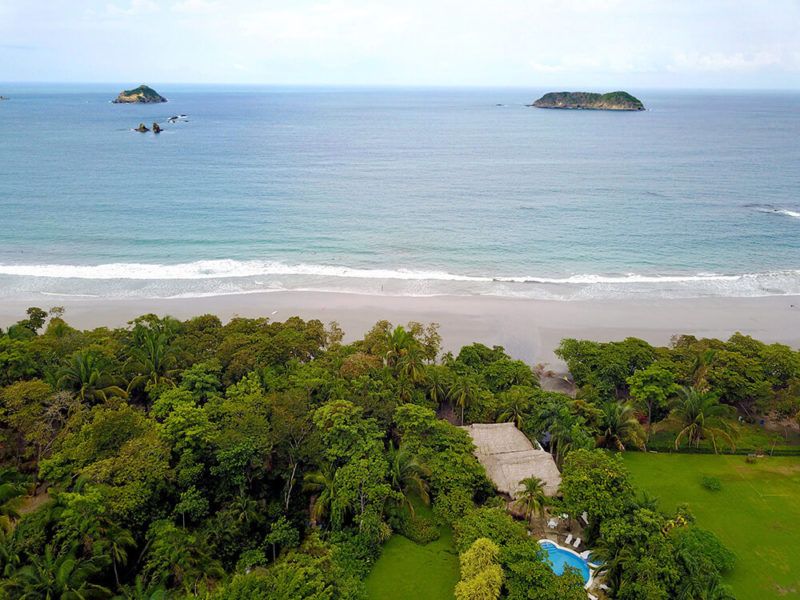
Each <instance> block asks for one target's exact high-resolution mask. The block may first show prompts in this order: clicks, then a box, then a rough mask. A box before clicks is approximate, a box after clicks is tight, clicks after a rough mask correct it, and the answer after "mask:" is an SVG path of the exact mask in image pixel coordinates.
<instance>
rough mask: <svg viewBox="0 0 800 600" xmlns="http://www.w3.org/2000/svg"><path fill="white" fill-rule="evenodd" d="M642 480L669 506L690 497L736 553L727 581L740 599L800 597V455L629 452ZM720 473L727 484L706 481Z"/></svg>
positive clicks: (700, 518) (703, 520)
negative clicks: (752, 458) (748, 458)
mask: <svg viewBox="0 0 800 600" xmlns="http://www.w3.org/2000/svg"><path fill="white" fill-rule="evenodd" d="M624 458H625V463H626V465H627V466H628V468H629V469H630V472H631V475H632V476H633V480H634V482H635V484H636V486H637V487H638V488H640V489H644V490H646V491H647V492H648V493H649V494H650V495H652V496H655V497H657V498H658V499H659V505H660V507H661V508H662V509H663V510H666V511H672V510H674V509H675V507H676V506H677V505H678V504H681V503H686V504H688V505H689V507H690V509H691V511H692V513H693V514H694V515H695V517H696V518H697V523H698V525H699V526H701V527H703V528H705V529H709V530H711V531H713V532H714V533H715V534H716V535H717V536H718V537H719V538H720V540H722V542H723V543H724V544H725V545H726V546H728V548H730V549H731V550H733V551H734V552H735V553H736V556H737V561H736V566H735V568H734V570H733V572H732V573H731V574H730V575H728V576H727V578H726V580H727V582H728V583H729V584H730V585H731V586H732V587H733V591H734V593H735V595H736V597H737V598H738V599H739V600H763V599H764V598H800V458H796V457H772V458H761V459H758V462H757V463H756V464H748V463H746V462H745V457H743V456H728V455H725V456H723V455H719V456H714V455H689V454H663V453H660V454H652V453H640V452H627V453H625V454H624ZM704 476H706V477H716V478H717V479H719V481H720V482H721V484H722V489H721V490H719V491H716V492H714V491H709V490H707V489H705V488H704V487H703V486H702V485H701V481H702V478H703V477H704Z"/></svg>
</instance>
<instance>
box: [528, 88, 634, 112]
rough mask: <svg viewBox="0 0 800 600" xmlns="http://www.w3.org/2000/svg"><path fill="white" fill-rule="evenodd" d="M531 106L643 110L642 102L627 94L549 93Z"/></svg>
mask: <svg viewBox="0 0 800 600" xmlns="http://www.w3.org/2000/svg"><path fill="white" fill-rule="evenodd" d="M531 106H535V107H536V108H563V109H582V110H644V104H642V101H641V100H639V99H638V98H636V97H635V96H631V95H630V94H629V93H628V92H609V93H608V94H593V93H591V92H550V93H549V94H545V95H544V96H542V97H541V98H539V99H538V100H537V101H536V102H534V103H533V104H532V105H531Z"/></svg>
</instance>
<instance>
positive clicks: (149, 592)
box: [114, 576, 169, 600]
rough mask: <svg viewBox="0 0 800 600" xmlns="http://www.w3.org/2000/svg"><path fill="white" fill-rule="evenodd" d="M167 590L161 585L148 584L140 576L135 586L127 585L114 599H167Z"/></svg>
mask: <svg viewBox="0 0 800 600" xmlns="http://www.w3.org/2000/svg"><path fill="white" fill-rule="evenodd" d="M168 597H169V596H168V595H167V590H166V589H164V588H163V587H161V586H147V584H145V581H144V579H143V578H142V577H141V576H139V577H137V578H136V581H135V582H134V584H133V586H125V587H123V588H122V590H121V593H120V594H118V595H117V596H114V600H167V598H168Z"/></svg>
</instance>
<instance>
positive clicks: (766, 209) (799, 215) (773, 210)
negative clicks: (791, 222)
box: [751, 204, 800, 219]
mask: <svg viewBox="0 0 800 600" xmlns="http://www.w3.org/2000/svg"><path fill="white" fill-rule="evenodd" d="M751 206H752V207H753V208H755V209H756V210H757V211H758V212H763V213H768V214H773V215H784V216H787V217H792V218H794V219H800V212H798V211H796V210H789V209H788V208H778V207H776V206H770V205H764V204H753V205H751Z"/></svg>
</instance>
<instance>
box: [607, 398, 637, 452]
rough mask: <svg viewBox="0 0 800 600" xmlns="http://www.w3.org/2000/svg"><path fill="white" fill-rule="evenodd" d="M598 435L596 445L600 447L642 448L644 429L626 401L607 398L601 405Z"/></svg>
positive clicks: (616, 448) (617, 448)
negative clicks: (628, 446)
mask: <svg viewBox="0 0 800 600" xmlns="http://www.w3.org/2000/svg"><path fill="white" fill-rule="evenodd" d="M602 410H603V416H602V418H601V420H600V435H599V436H598V437H597V445H598V446H599V447H601V448H612V449H615V450H620V451H622V450H625V446H626V445H633V446H636V447H637V448H644V431H643V430H642V426H641V424H640V423H639V420H638V419H637V418H636V412H635V411H634V409H633V406H631V405H630V404H628V403H623V402H617V401H616V400H608V401H606V402H604V403H603V406H602Z"/></svg>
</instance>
